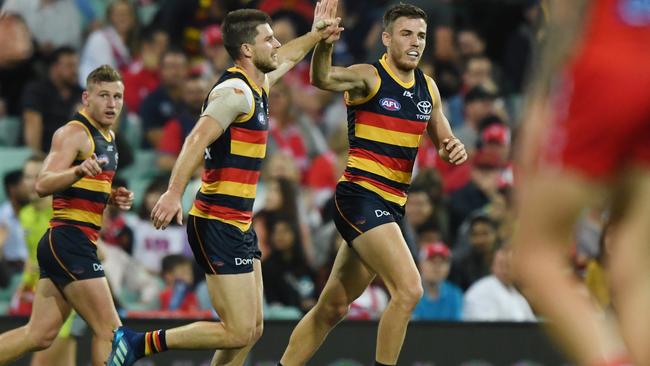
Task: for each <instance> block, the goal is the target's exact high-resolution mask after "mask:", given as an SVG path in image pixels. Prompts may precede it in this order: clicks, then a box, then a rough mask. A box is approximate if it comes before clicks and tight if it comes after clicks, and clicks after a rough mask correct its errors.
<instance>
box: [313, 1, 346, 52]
mask: <svg viewBox="0 0 650 366" xmlns="http://www.w3.org/2000/svg"><path fill="white" fill-rule="evenodd" d="M337 6H338V0H322V1H319V2H317V3H316V8H315V9H314V23H313V25H312V27H311V31H312V32H314V33H318V34H319V35H320V37H321V40H324V41H325V42H327V43H334V42H335V41H336V40H338V39H339V38H340V37H341V32H342V31H343V28H342V27H339V23H340V22H341V18H337V17H336V7H337Z"/></svg>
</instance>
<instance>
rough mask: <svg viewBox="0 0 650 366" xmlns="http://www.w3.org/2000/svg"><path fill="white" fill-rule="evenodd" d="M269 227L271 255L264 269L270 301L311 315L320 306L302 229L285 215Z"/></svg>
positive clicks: (268, 300)
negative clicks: (308, 262)
mask: <svg viewBox="0 0 650 366" xmlns="http://www.w3.org/2000/svg"><path fill="white" fill-rule="evenodd" d="M269 224H270V225H269V228H270V230H269V231H270V236H269V247H270V249H271V253H270V255H269V256H268V258H267V259H266V260H264V262H263V266H262V275H263V278H264V295H265V298H266V301H267V302H268V303H269V304H270V305H273V304H276V303H279V304H281V305H284V306H291V307H295V308H298V309H300V310H301V311H302V312H307V311H308V310H309V309H311V308H312V307H313V306H314V304H316V296H317V293H316V278H315V277H316V276H315V275H314V273H313V271H312V270H311V268H309V266H308V265H307V260H306V258H305V255H304V254H303V249H302V243H301V237H300V229H299V228H298V226H297V225H296V224H295V223H294V222H293V221H292V220H291V219H289V218H287V217H282V216H277V217H274V218H273V219H271V220H269Z"/></svg>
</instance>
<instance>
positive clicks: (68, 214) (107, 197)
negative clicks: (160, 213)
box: [0, 65, 133, 366]
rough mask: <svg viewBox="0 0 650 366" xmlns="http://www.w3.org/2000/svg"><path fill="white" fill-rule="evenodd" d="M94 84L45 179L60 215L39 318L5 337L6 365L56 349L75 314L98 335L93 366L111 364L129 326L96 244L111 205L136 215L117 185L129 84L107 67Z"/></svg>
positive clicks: (59, 137) (46, 250)
mask: <svg viewBox="0 0 650 366" xmlns="http://www.w3.org/2000/svg"><path fill="white" fill-rule="evenodd" d="M87 85H88V89H87V90H86V91H84V92H83V95H82V102H83V108H82V109H81V110H80V111H79V112H78V113H77V114H76V115H75V116H74V118H73V120H72V121H70V122H68V123H67V124H66V125H64V126H63V127H61V128H59V129H58V130H57V131H56V133H55V134H54V136H53V137H52V148H51V150H50V152H49V154H48V156H47V158H46V159H45V163H44V164H43V168H42V170H41V172H40V174H39V176H38V178H37V182H36V191H37V193H38V194H39V195H40V196H41V197H44V196H47V195H50V194H52V195H54V200H53V203H52V205H53V209H54V214H53V218H52V220H51V222H50V229H49V230H48V231H47V232H46V233H45V235H43V238H42V239H41V241H40V242H39V244H38V251H37V257H38V266H39V268H40V272H41V273H40V279H39V281H38V284H37V285H36V296H35V299H34V304H33V308H32V315H31V317H30V320H29V323H27V325H26V326H24V327H21V328H18V329H14V330H12V331H9V332H7V333H4V334H2V335H0V365H7V364H9V363H11V362H12V361H13V360H16V359H18V358H19V357H20V356H22V355H23V354H24V353H26V352H30V351H36V350H42V349H45V348H47V347H49V346H50V344H52V341H54V339H55V337H56V335H57V334H58V333H59V329H60V328H61V326H62V325H63V323H64V321H65V320H66V318H67V317H68V314H70V311H71V309H73V308H74V309H75V310H76V311H77V313H78V314H79V315H81V316H82V317H83V318H84V319H85V320H86V322H87V323H88V325H90V328H91V329H92V331H93V342H92V364H93V365H94V366H99V365H103V364H104V360H106V356H108V354H109V352H110V350H111V337H112V333H111V331H112V330H113V329H114V328H115V327H117V326H119V325H120V324H121V322H120V318H119V317H118V315H117V311H116V310H115V307H114V306H113V299H112V297H111V292H110V290H109V288H108V283H107V282H106V279H105V277H104V269H103V267H102V264H101V262H100V261H99V259H98V258H97V246H96V241H97V238H98V232H99V229H100V227H101V220H102V213H103V211H104V208H105V207H106V205H107V204H112V205H115V206H117V207H119V208H121V209H124V210H128V209H130V208H131V204H132V202H133V193H131V192H129V191H128V190H127V189H126V188H124V187H119V188H112V186H111V183H112V180H113V175H114V174H115V170H116V169H117V160H118V155H117V148H116V145H115V135H114V134H113V132H112V131H111V126H112V125H113V124H114V123H115V121H117V118H118V117H119V114H120V111H121V110H122V103H123V98H124V84H123V83H122V78H121V77H120V75H119V73H118V72H117V71H115V70H114V69H113V68H111V67H110V66H107V65H104V66H101V67H99V68H97V69H95V70H93V71H92V72H91V73H90V74H89V75H88V78H87Z"/></svg>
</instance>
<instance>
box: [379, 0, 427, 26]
mask: <svg viewBox="0 0 650 366" xmlns="http://www.w3.org/2000/svg"><path fill="white" fill-rule="evenodd" d="M401 17H407V18H410V19H424V22H425V23H426V22H427V13H425V12H424V10H422V9H420V8H418V7H417V6H415V5H411V4H403V3H399V4H397V5H393V6H391V7H390V8H388V10H386V12H385V13H384V30H389V29H390V27H392V25H393V22H395V21H396V20H397V19H398V18H401Z"/></svg>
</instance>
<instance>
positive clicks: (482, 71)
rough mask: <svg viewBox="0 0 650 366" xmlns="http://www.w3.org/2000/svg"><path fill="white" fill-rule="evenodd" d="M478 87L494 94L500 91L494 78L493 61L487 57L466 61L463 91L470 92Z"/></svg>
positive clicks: (479, 56) (482, 56) (477, 57)
mask: <svg viewBox="0 0 650 366" xmlns="http://www.w3.org/2000/svg"><path fill="white" fill-rule="evenodd" d="M477 86H482V87H483V88H485V89H486V90H488V91H490V92H492V93H497V92H498V91H499V88H498V86H497V84H496V82H495V81H494V78H493V76H492V61H490V59H489V58H488V57H487V56H485V55H478V56H471V57H469V58H468V59H467V61H465V69H464V71H463V89H464V90H465V91H470V90H472V88H474V87H477Z"/></svg>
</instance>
